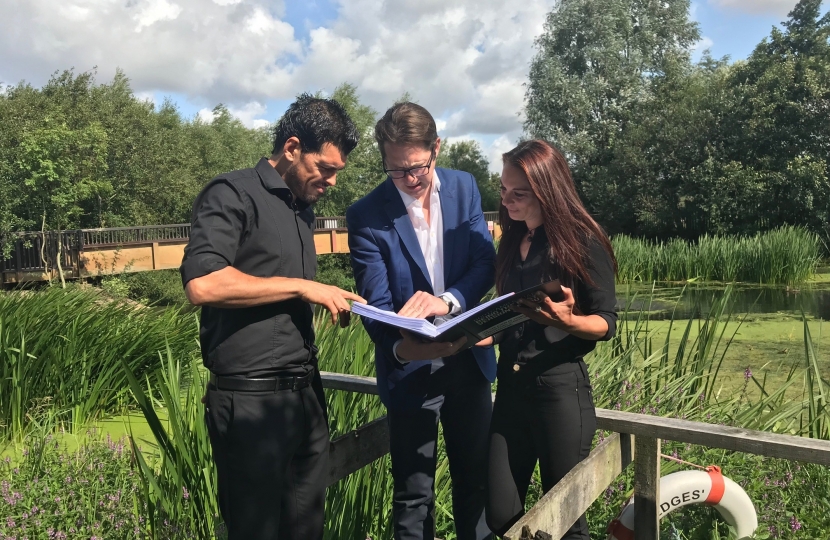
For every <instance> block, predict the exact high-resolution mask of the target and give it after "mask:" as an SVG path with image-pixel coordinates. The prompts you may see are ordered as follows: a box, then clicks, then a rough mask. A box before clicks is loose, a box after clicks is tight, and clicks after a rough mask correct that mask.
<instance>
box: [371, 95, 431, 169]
mask: <svg viewBox="0 0 830 540" xmlns="http://www.w3.org/2000/svg"><path fill="white" fill-rule="evenodd" d="M375 140H376V141H377V143H378V147H379V148H380V155H381V157H383V158H384V159H386V152H385V148H384V144H385V143H390V144H412V145H417V146H420V147H421V148H423V149H424V150H432V149H433V147H434V146H435V141H437V140H438V129H437V128H436V127H435V119H434V118H433V117H432V115H431V114H429V111H428V110H426V109H424V108H423V107H421V106H420V105H418V104H416V103H412V102H409V101H402V102H400V103H395V104H394V105H392V106H391V107H389V109H388V110H387V111H386V113H385V114H384V115H383V117H382V118H381V119H380V120H378V123H377V124H375Z"/></svg>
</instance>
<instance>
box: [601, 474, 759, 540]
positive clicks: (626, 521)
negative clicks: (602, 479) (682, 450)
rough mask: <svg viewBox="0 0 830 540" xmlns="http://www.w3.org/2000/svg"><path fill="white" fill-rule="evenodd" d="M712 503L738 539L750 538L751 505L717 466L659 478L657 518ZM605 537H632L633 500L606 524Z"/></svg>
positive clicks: (754, 522)
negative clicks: (658, 512) (606, 531)
mask: <svg viewBox="0 0 830 540" xmlns="http://www.w3.org/2000/svg"><path fill="white" fill-rule="evenodd" d="M698 503H703V504H708V505H710V506H714V507H715V510H717V511H718V513H720V515H721V517H722V518H723V520H724V521H726V523H728V524H729V525H731V526H733V527H734V528H735V532H736V533H737V538H738V540H743V539H748V538H751V537H752V535H753V534H754V533H755V529H757V528H758V515H757V513H756V511H755V506H754V505H753V504H752V501H751V500H750V499H749V496H748V495H747V494H746V492H745V491H744V490H743V488H742V487H741V486H739V485H738V484H736V483H735V482H733V481H732V480H730V479H729V478H727V477H725V476H723V474H721V470H720V467H717V466H710V467H707V468H706V471H681V472H676V473H673V474H669V475H667V476H664V477H662V478H661V479H660V516H659V517H660V519H662V518H663V516H665V515H666V514H670V513H672V512H674V511H675V510H677V509H678V508H681V507H683V506H688V505H690V504H698ZM608 540H634V501H633V500H629V501H628V503H627V504H626V505H625V506H624V507H623V509H622V511H621V512H620V515H619V516H617V519H615V520H613V521H612V522H611V523H610V524H609V525H608Z"/></svg>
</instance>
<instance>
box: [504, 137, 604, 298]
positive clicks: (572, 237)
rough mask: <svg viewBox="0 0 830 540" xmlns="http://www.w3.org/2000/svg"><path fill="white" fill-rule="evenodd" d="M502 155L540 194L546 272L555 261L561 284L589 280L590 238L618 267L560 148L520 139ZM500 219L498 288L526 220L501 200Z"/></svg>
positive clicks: (507, 269) (522, 233) (513, 255)
mask: <svg viewBox="0 0 830 540" xmlns="http://www.w3.org/2000/svg"><path fill="white" fill-rule="evenodd" d="M502 160H503V162H504V163H505V165H507V164H509V165H512V166H513V167H516V168H517V169H519V170H520V171H523V172H524V174H525V177H527V180H528V182H529V183H530V188H531V189H532V190H533V193H534V195H536V198H537V199H539V205H540V206H541V210H542V216H544V217H543V219H544V221H543V226H544V228H545V235H546V236H547V238H548V244H549V246H550V252H549V255H548V269H547V271H546V272H549V271H550V269H551V267H552V266H554V265H555V266H556V268H557V269H558V270H559V272H558V273H559V274H560V275H559V276H558V277H559V279H560V281H561V282H562V284H563V285H565V286H567V287H570V288H572V289H574V287H575V285H576V283H577V282H578V281H581V282H583V283H592V280H591V277H590V276H589V274H588V269H587V266H588V264H590V260H589V254H588V251H589V244H590V242H591V240H592V239H595V240H596V241H598V242H599V243H600V244H602V246H603V247H604V248H605V250H606V251H607V252H608V254H609V255H610V256H611V260H612V262H613V266H614V271H615V272H616V270H617V260H616V259H615V258H614V249H613V248H612V247H611V242H610V241H609V240H608V236H606V234H605V232H604V231H603V230H602V227H600V226H599V224H597V222H596V221H594V218H592V217H591V215H590V214H589V213H588V211H587V210H585V206H583V204H582V201H581V200H580V198H579V194H578V193H577V192H576V186H574V182H573V178H571V171H570V169H569V168H568V162H567V161H566V160H565V157H564V156H563V155H562V153H561V152H559V150H557V149H556V148H555V147H554V146H553V145H551V144H550V143H548V142H547V141H543V140H532V141H523V142H520V143H519V145H518V146H516V148H514V149H513V150H510V151H509V152H507V153H505V154H503V155H502ZM499 225H501V231H502V232H501V240H500V241H499V252H498V257H497V258H496V288H497V290H498V291H499V293H500V294H502V293H503V292H504V287H505V283H506V281H507V274H508V273H509V272H510V269H511V268H512V267H513V265H514V264H515V261H516V257H518V254H519V246H520V244H521V243H522V237H523V236H524V235H526V234H527V225H526V224H525V222H524V221H514V220H512V219H510V215H509V214H508V213H507V208H505V207H504V205H503V204H500V205H499ZM574 294H576V290H575V289H574Z"/></svg>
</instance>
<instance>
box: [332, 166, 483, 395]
mask: <svg viewBox="0 0 830 540" xmlns="http://www.w3.org/2000/svg"><path fill="white" fill-rule="evenodd" d="M436 171H437V173H438V176H439V179H440V181H441V187H440V192H439V193H440V195H439V197H440V199H441V212H442V219H443V222H444V283H445V287H446V292H450V293H452V294H453V295H454V296H455V297H456V298H457V299H458V301H459V303H460V304H461V309H462V311H466V310H467V309H468V308H471V307H474V306H475V305H477V304H478V303H479V301H480V300H481V298H482V297H483V296H484V295H485V294H486V293H487V291H489V290H490V288H491V287H492V286H493V282H494V274H495V257H496V255H495V250H494V249H493V239H492V237H491V235H490V232H489V231H488V229H487V222H486V221H485V220H484V214H483V213H482V211H481V195H480V194H479V192H478V187H477V186H476V182H475V179H474V178H473V176H472V175H471V174H469V173H466V172H462V171H454V170H451V169H443V168H436ZM346 221H347V223H348V227H349V252H350V254H351V262H352V269H353V270H354V277H355V282H356V283H357V293H358V294H359V295H360V296H362V297H363V298H365V299H366V301H367V302H368V303H369V304H370V305H372V306H375V307H376V308H379V309H385V310H389V311H395V312H397V311H399V310H400V309H401V308H402V307H403V305H404V304H405V303H406V301H407V300H409V299H410V298H411V297H412V295H414V294H415V292H417V291H426V292H429V293H430V294H434V291H433V290H432V284H431V283H430V279H429V273H428V272H427V268H426V262H425V260H424V255H423V253H422V252H421V248H420V245H419V244H418V238H417V237H416V236H415V229H414V228H413V227H412V222H411V221H410V219H409V215H408V214H407V213H406V207H405V206H404V203H403V200H402V199H401V196H400V193H398V190H397V189H396V188H395V184H393V183H392V180H391V179H390V178H387V179H386V181H385V182H383V183H382V184H381V185H379V186H378V187H377V188H375V189H374V190H373V191H372V192H371V193H369V194H368V195H366V196H365V197H363V198H362V199H360V200H359V201H357V202H356V203H354V204H353V205H352V206H350V207H349V209H348V210H347V211H346ZM363 325H364V326H365V328H366V331H367V332H368V333H369V336H370V337H371V338H372V341H374V342H375V366H376V368H377V379H378V389H379V393H380V398H381V401H383V403H384V404H385V405H386V406H387V407H389V406H390V405H392V404H393V403H394V404H395V405H401V406H417V405H419V403H416V401H417V399H415V398H416V397H417V396H418V395H419V392H420V391H419V389H418V387H419V386H420V384H419V383H418V382H416V381H420V382H421V383H423V382H424V379H425V378H426V377H428V376H429V375H430V373H432V372H434V371H435V370H436V369H438V368H440V367H441V366H442V365H443V361H444V359H440V360H436V361H420V362H409V363H407V364H404V365H403V367H401V364H400V363H399V362H397V361H396V360H395V357H394V355H393V353H392V347H393V346H394V344H395V342H396V341H398V340H399V339H401V334H400V332H399V331H398V330H397V329H395V328H392V327H389V326H386V325H384V324H381V323H378V322H376V321H373V320H371V319H363ZM473 360H475V361H477V362H478V365H479V367H480V368H481V372H482V373H483V374H484V376H485V377H486V378H487V380H489V381H491V382H492V381H493V380H495V378H496V355H495V352H494V350H493V347H473V348H472V349H468V350H466V351H463V352H462V353H460V354H459V355H457V356H455V357H451V359H449V361H451V362H452V361H473ZM396 390H397V391H396ZM428 397H429V396H426V395H425V394H423V395H420V401H421V402H422V401H423V399H426V398H428Z"/></svg>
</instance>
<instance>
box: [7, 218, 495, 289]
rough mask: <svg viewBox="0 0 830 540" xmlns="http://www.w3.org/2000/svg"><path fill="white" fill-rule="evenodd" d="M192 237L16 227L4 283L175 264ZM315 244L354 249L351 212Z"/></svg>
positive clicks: (321, 228)
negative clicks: (348, 224) (350, 239)
mask: <svg viewBox="0 0 830 540" xmlns="http://www.w3.org/2000/svg"><path fill="white" fill-rule="evenodd" d="M485 219H487V220H488V221H487V223H488V226H489V228H490V231H491V233H492V234H493V235H494V237H496V238H498V236H499V233H500V232H501V230H500V229H499V227H498V224H497V221H498V212H485ZM189 238H190V224H189V223H180V224H176V225H151V226H145V227H116V228H109V229H79V230H72V231H60V232H54V231H47V232H45V233H43V232H24V233H16V234H15V235H14V236H12V238H11V240H12V241H11V243H12V245H11V246H10V247H11V253H10V255H11V256H10V258H8V259H6V258H4V257H3V256H2V253H0V285H13V284H17V283H24V282H29V281H47V280H49V279H55V278H57V277H58V262H60V268H61V269H62V270H63V273H64V277H65V278H66V279H81V278H92V277H99V276H107V275H113V274H121V273H125V272H144V271H148V270H169V269H174V268H178V267H179V265H181V262H182V257H183V255H184V247H185V246H186V245H187V241H188V239H189ZM59 246H60V250H59V249H58V247H59ZM314 246H315V247H316V248H317V254H318V255H325V254H328V253H348V252H349V243H348V232H347V229H346V218H344V217H318V218H317V222H316V227H315V230H314ZM0 247H2V245H0Z"/></svg>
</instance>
